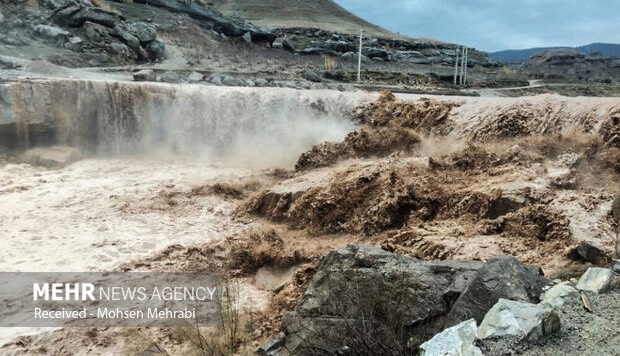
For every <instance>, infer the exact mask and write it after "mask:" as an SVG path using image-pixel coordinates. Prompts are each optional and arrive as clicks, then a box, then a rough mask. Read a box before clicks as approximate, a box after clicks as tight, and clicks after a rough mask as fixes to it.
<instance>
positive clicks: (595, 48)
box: [489, 43, 620, 63]
mask: <svg viewBox="0 0 620 356" xmlns="http://www.w3.org/2000/svg"><path fill="white" fill-rule="evenodd" d="M555 49H565V50H574V51H577V52H579V53H582V54H586V55H590V54H594V53H598V54H600V55H602V56H605V57H620V44H615V43H590V44H588V45H585V46H579V47H536V48H526V49H508V50H504V51H497V52H491V53H489V56H490V57H491V58H493V59H495V60H497V61H500V62H504V63H506V62H523V61H525V60H527V59H528V58H530V57H531V56H533V55H535V54H537V53H539V52H543V51H549V50H555Z"/></svg>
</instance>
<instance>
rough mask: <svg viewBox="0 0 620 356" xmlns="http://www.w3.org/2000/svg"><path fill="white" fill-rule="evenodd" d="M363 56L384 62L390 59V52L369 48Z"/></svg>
mask: <svg viewBox="0 0 620 356" xmlns="http://www.w3.org/2000/svg"><path fill="white" fill-rule="evenodd" d="M364 54H365V55H366V57H368V58H370V59H373V58H381V59H382V60H384V61H389V60H391V59H392V54H391V53H390V52H388V51H385V50H383V49H379V48H369V49H368V50H367V51H366V52H365V53H364Z"/></svg>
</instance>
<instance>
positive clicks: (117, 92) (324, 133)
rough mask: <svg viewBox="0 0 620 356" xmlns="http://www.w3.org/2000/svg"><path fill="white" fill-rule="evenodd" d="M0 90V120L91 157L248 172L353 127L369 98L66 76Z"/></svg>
mask: <svg viewBox="0 0 620 356" xmlns="http://www.w3.org/2000/svg"><path fill="white" fill-rule="evenodd" d="M1 95H2V98H0V100H2V101H3V102H4V107H5V110H4V113H3V117H2V118H0V123H4V124H11V123H14V124H15V125H16V127H21V128H23V127H24V126H32V127H34V126H37V127H41V128H43V129H42V130H43V131H45V129H47V130H50V131H52V132H53V136H54V141H55V142H54V143H56V144H66V145H69V146H74V147H79V148H81V149H82V150H84V151H85V152H87V153H91V154H98V155H132V154H140V155H145V154H146V155H153V156H155V157H160V156H166V157H175V156H183V157H195V158H197V159H201V160H204V161H205V162H207V163H213V164H217V165H223V166H247V167H253V168H254V167H258V168H262V167H269V166H291V165H292V164H294V162H295V161H296V159H297V157H298V156H299V154H301V153H302V152H303V151H305V150H307V149H309V148H310V147H311V146H312V145H314V144H318V143H321V142H324V141H340V140H342V139H343V138H344V137H345V136H346V134H347V133H348V132H350V131H352V130H353V129H354V128H355V124H354V123H353V122H352V121H351V120H350V113H351V112H352V109H353V108H354V107H355V106H356V105H358V104H359V103H360V102H361V101H362V100H363V99H364V98H367V96H366V95H365V94H351V93H348V94H347V95H343V94H342V93H339V92H335V91H327V90H325V91H298V90H291V89H284V88H260V89H258V88H226V87H209V86H202V85H167V84H154V83H131V82H126V83H119V82H114V83H113V82H105V81H69V80H64V81H41V82H32V83H10V84H7V87H5V88H4V90H2V91H1ZM7 108H8V109H7ZM33 124H34V126H33ZM17 135H18V136H19V137H18V138H20V137H21V139H20V141H22V143H24V142H25V145H26V146H31V145H33V142H36V141H37V137H36V135H37V133H36V132H34V133H33V132H32V130H30V131H27V132H25V133H24V130H23V129H21V130H20V131H19V132H18V133H17ZM22 136H23V137H22Z"/></svg>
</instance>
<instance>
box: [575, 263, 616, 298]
mask: <svg viewBox="0 0 620 356" xmlns="http://www.w3.org/2000/svg"><path fill="white" fill-rule="evenodd" d="M612 278H613V272H611V270H609V269H607V268H601V267H590V268H588V270H587V271H586V273H584V274H583V275H582V276H581V278H579V282H577V285H576V286H575V288H577V289H579V290H583V291H588V292H593V293H603V292H605V291H607V289H609V286H610V284H611V281H612Z"/></svg>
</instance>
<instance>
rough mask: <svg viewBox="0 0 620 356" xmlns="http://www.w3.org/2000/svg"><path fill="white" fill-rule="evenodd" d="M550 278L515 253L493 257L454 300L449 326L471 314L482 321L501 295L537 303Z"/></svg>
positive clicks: (469, 316)
mask: <svg viewBox="0 0 620 356" xmlns="http://www.w3.org/2000/svg"><path fill="white" fill-rule="evenodd" d="M547 284H549V283H548V281H547V280H546V279H545V278H544V277H542V276H539V275H538V274H536V273H534V272H532V270H531V269H529V268H527V267H526V266H524V265H523V264H522V263H521V262H519V260H517V259H516V258H514V257H512V256H502V257H495V258H492V259H490V260H489V261H488V262H487V263H486V264H485V265H484V266H483V267H482V268H481V269H480V270H479V271H478V273H477V274H476V277H475V279H474V280H473V281H472V283H471V284H470V285H469V286H468V287H467V289H466V290H465V292H464V293H463V294H462V295H461V296H460V297H459V298H458V300H457V301H456V302H455V303H454V306H453V307H452V309H451V310H450V313H449V314H448V321H447V322H448V326H451V325H456V324H458V323H460V322H461V321H463V320H467V319H470V318H474V319H476V321H477V322H482V319H483V318H484V316H485V314H486V313H487V311H488V310H489V309H491V307H493V305H495V304H496V303H497V301H498V300H499V299H500V298H504V299H511V300H519V301H524V302H531V303H538V302H539V301H540V294H541V293H542V288H543V287H544V286H546V285H547Z"/></svg>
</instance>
